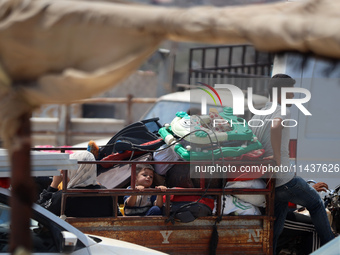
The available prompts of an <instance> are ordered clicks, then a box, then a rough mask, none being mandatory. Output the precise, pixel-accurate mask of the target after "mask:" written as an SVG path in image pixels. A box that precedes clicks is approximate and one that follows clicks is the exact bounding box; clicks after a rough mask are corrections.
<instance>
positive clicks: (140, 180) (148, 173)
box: [136, 168, 153, 188]
mask: <svg viewBox="0 0 340 255" xmlns="http://www.w3.org/2000/svg"><path fill="white" fill-rule="evenodd" d="M152 181H153V171H152V170H151V169H147V168H144V169H142V170H141V171H140V172H139V173H138V174H137V177H136V185H142V186H144V187H145V188H149V187H150V186H151V185H152Z"/></svg>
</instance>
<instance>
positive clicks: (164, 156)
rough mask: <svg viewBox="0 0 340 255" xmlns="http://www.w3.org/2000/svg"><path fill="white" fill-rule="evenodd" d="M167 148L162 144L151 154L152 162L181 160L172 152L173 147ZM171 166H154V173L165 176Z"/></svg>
mask: <svg viewBox="0 0 340 255" xmlns="http://www.w3.org/2000/svg"><path fill="white" fill-rule="evenodd" d="M167 146H168V145H167V144H164V145H162V146H161V147H160V148H159V149H158V150H157V151H155V152H154V153H153V160H154V161H178V160H180V159H181V157H180V156H179V155H178V154H177V153H176V152H175V151H174V149H173V147H174V146H170V147H168V148H166V147H167ZM164 148H166V149H164ZM172 166H173V164H155V165H154V168H155V172H156V173H158V174H160V175H165V174H166V173H167V172H168V170H169V169H170V168H171V167H172Z"/></svg>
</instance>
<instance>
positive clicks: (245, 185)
mask: <svg viewBox="0 0 340 255" xmlns="http://www.w3.org/2000/svg"><path fill="white" fill-rule="evenodd" d="M225 187H226V188H228V189H234V188H235V189H239V188H241V189H265V188H266V183H265V182H264V181H263V180H262V179H254V180H249V181H236V182H227V184H226V185H225ZM234 196H235V197H237V198H239V199H241V200H242V201H244V202H247V203H251V204H252V205H255V206H259V207H266V196H265V195H248V194H246V195H243V194H242V195H241V194H237V195H234Z"/></svg>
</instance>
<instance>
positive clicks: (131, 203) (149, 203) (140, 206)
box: [124, 164, 167, 216]
mask: <svg viewBox="0 0 340 255" xmlns="http://www.w3.org/2000/svg"><path fill="white" fill-rule="evenodd" d="M153 177H154V169H153V167H152V166H151V165H148V164H137V165H136V189H137V190H144V189H146V188H150V187H151V185H152V183H153ZM155 188H158V189H161V190H162V191H165V190H166V189H167V188H166V187H165V186H157V187H155ZM128 189H131V187H130V186H129V187H128ZM162 207H163V196H162V195H157V196H156V195H132V196H125V197H124V215H126V216H150V215H162Z"/></svg>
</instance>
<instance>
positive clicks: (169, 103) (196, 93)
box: [142, 89, 268, 125]
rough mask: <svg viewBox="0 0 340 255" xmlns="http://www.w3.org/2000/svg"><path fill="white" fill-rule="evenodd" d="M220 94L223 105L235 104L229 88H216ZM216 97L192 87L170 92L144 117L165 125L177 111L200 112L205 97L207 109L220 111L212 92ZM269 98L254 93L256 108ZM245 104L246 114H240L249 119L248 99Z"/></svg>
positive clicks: (220, 107)
mask: <svg viewBox="0 0 340 255" xmlns="http://www.w3.org/2000/svg"><path fill="white" fill-rule="evenodd" d="M216 91H217V93H218V95H219V96H220V97H221V102H222V105H223V107H226V106H228V107H232V106H233V97H232V94H231V92H230V91H229V90H228V89H216ZM211 94H212V95H213V97H214V99H215V102H216V104H215V102H214V99H213V98H212V97H211V96H209V95H208V94H207V93H205V92H204V91H203V90H200V89H190V90H185V91H180V92H174V93H170V94H167V95H164V96H161V97H160V98H159V99H158V100H157V102H156V103H155V104H154V105H153V106H152V107H151V108H150V109H149V110H148V111H147V112H146V113H145V114H144V115H143V116H142V119H150V118H155V117H158V118H159V122H160V123H161V124H162V125H163V124H165V123H171V121H172V120H173V119H174V118H175V116H176V112H179V111H184V112H187V111H188V110H189V109H191V110H195V111H199V112H195V114H200V113H201V112H200V110H201V103H202V100H204V98H205V99H206V102H207V109H208V110H207V111H209V108H211V107H213V108H217V110H218V111H222V106H221V104H220V102H219V100H218V98H217V96H216V95H215V94H213V92H211ZM267 101H268V98H267V97H265V96H260V95H253V105H254V107H255V108H256V109H260V108H262V107H263V106H264V105H265V104H266V102H267ZM244 102H245V105H244V109H245V115H244V116H240V117H243V118H245V119H246V120H249V119H250V117H251V113H250V112H249V110H248V105H247V104H246V102H247V99H245V100H244Z"/></svg>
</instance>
